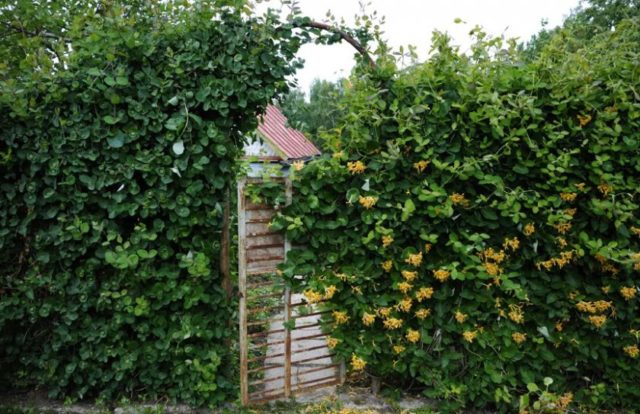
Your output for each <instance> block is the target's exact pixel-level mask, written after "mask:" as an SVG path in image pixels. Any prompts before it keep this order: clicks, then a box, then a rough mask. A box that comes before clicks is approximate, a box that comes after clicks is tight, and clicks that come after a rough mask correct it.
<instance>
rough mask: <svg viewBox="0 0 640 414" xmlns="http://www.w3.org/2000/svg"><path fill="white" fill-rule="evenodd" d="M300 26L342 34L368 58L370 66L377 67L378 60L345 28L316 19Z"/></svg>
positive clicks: (344, 38) (341, 35) (343, 37)
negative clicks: (341, 28)
mask: <svg viewBox="0 0 640 414" xmlns="http://www.w3.org/2000/svg"><path fill="white" fill-rule="evenodd" d="M298 27H310V28H313V29H320V30H325V31H328V32H331V33H336V34H338V35H340V37H341V38H342V40H344V41H345V42H347V43H349V44H350V45H351V46H353V47H354V48H355V49H356V50H357V51H358V53H360V54H361V55H362V56H363V57H364V58H365V59H366V60H367V62H369V66H371V67H372V68H374V69H375V68H376V62H375V61H374V60H373V59H372V58H371V56H370V55H369V52H367V49H365V48H364V46H362V44H360V42H358V41H357V40H356V39H354V38H353V36H351V35H350V34H349V33H347V32H345V31H344V30H340V29H339V28H337V27H334V26H331V25H328V24H326V23H321V22H316V21H309V22H305V23H301V24H299V25H298Z"/></svg>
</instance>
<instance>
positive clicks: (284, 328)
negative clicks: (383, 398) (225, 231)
mask: <svg viewBox="0 0 640 414" xmlns="http://www.w3.org/2000/svg"><path fill="white" fill-rule="evenodd" d="M269 180H272V181H274V180H275V181H277V182H280V183H282V185H283V187H284V191H285V194H286V199H287V203H290V202H291V195H292V186H291V181H290V180H289V179H288V178H283V177H280V178H273V177H272V178H269ZM261 182H263V180H262V178H249V177H247V178H243V179H241V180H239V181H238V288H239V294H240V301H239V302H240V303H239V306H240V309H239V328H240V398H241V402H242V404H243V405H252V404H260V403H264V402H267V401H270V400H276V399H281V398H289V397H291V396H294V395H296V394H298V393H302V392H307V391H310V390H317V389H319V388H325V387H333V386H335V385H338V384H340V383H341V382H342V379H343V377H344V365H343V364H342V363H340V362H337V361H336V360H335V358H334V355H333V353H332V352H331V351H330V350H329V348H328V347H327V345H326V335H325V334H324V333H323V332H322V330H321V327H320V317H321V316H322V314H324V313H326V312H327V311H324V310H321V309H318V308H316V307H315V306H312V305H308V304H307V303H306V302H305V300H304V298H303V296H302V295H300V294H292V293H291V291H290V289H289V288H288V287H287V286H286V285H285V284H284V283H283V280H282V278H281V277H280V276H278V274H277V271H276V270H277V269H276V268H277V265H278V264H280V263H282V262H283V261H284V258H285V256H286V253H287V252H288V251H289V249H290V248H291V246H290V243H289V241H288V240H287V238H286V237H285V236H284V235H283V234H282V233H278V232H275V231H273V230H271V229H270V227H269V222H270V221H271V219H272V218H273V216H274V214H276V212H277V209H276V208H274V207H273V206H270V205H266V204H256V203H252V202H251V201H250V200H249V199H247V196H246V191H245V190H246V188H247V185H260V183H261Z"/></svg>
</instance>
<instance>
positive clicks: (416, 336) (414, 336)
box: [405, 329, 420, 343]
mask: <svg viewBox="0 0 640 414" xmlns="http://www.w3.org/2000/svg"><path fill="white" fill-rule="evenodd" d="M405 337H406V338H407V341H409V342H411V343H416V342H418V341H419V340H420V332H418V331H415V330H413V329H408V330H407V335H406V336H405Z"/></svg>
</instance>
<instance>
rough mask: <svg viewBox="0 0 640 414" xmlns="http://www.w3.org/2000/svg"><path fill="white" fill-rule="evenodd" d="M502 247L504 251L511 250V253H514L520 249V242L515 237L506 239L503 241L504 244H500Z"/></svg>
mask: <svg viewBox="0 0 640 414" xmlns="http://www.w3.org/2000/svg"><path fill="white" fill-rule="evenodd" d="M502 246H503V247H504V248H505V249H511V250H512V251H516V250H518V248H519V247H520V240H518V238H517V237H513V238H511V239H510V238H508V237H507V238H505V239H504V243H502Z"/></svg>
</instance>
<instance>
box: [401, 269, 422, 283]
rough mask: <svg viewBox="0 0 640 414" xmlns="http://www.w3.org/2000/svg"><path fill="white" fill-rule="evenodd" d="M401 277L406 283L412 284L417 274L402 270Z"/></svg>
mask: <svg viewBox="0 0 640 414" xmlns="http://www.w3.org/2000/svg"><path fill="white" fill-rule="evenodd" d="M402 277H403V278H404V280H406V281H407V282H413V281H414V280H415V279H416V277H418V272H413V271H411V270H403V271H402Z"/></svg>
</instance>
